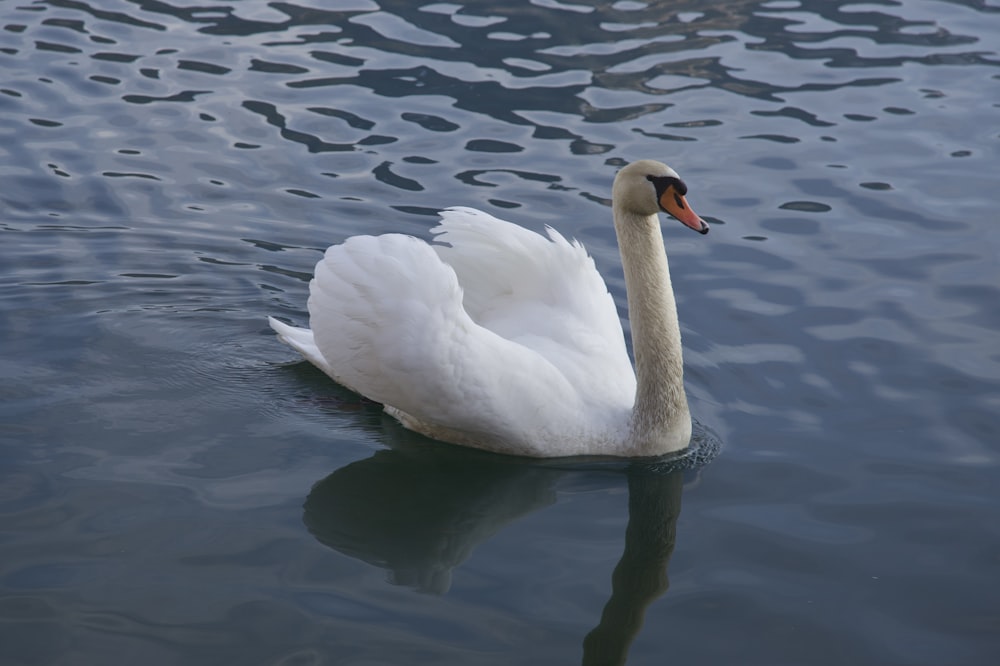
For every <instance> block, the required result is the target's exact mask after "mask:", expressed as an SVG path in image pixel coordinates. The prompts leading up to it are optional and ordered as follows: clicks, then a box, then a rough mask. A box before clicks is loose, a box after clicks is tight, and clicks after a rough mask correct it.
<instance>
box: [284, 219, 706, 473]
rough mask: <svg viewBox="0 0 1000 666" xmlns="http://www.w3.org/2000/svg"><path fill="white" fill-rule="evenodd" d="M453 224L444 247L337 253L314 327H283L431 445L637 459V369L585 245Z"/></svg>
mask: <svg viewBox="0 0 1000 666" xmlns="http://www.w3.org/2000/svg"><path fill="white" fill-rule="evenodd" d="M441 218H442V219H441V222H440V223H439V224H438V226H437V227H435V228H434V229H432V233H433V234H434V235H435V241H436V243H435V244H433V245H432V244H429V243H427V242H425V241H423V240H419V239H417V238H413V237H411V236H404V235H398V234H388V235H383V236H377V237H375V236H355V237H352V238H349V239H348V240H347V241H345V242H344V243H342V244H340V245H334V246H332V247H330V248H329V249H328V250H327V251H326V253H325V255H324V257H323V259H322V260H320V261H319V263H318V264H317V265H316V271H315V277H314V278H313V280H312V282H311V283H310V285H309V302H308V308H309V319H310V326H311V331H310V330H307V329H299V328H294V327H291V326H288V325H286V324H283V323H281V322H279V321H276V320H274V319H273V318H272V319H271V320H270V321H271V326H272V327H273V328H274V330H275V331H276V332H277V333H278V336H279V337H280V339H281V340H282V341H284V342H286V343H288V344H289V345H290V346H292V347H293V348H295V349H296V350H298V351H299V352H300V353H301V354H302V355H303V356H304V357H305V358H306V359H307V360H309V361H310V362H311V363H313V364H315V365H316V366H317V367H319V368H320V369H321V370H323V371H324V372H325V373H327V374H328V375H329V376H330V377H332V378H333V379H334V380H336V381H337V382H339V383H341V384H343V385H344V386H346V387H348V388H350V389H352V390H354V391H356V392H358V393H361V394H362V395H364V396H366V397H367V398H370V399H371V400H374V401H377V402H380V403H382V404H383V405H385V407H386V411H388V412H389V413H390V414H392V415H394V416H395V417H396V418H398V419H399V420H400V421H401V422H402V423H403V424H404V425H406V426H407V427H409V428H411V429H413V430H416V431H418V432H421V433H424V434H426V435H429V436H431V437H435V438H438V439H442V440H445V441H450V442H455V443H459V444H465V445H469V446H475V447H479V448H485V449H490V450H494V451H500V452H504V453H512V454H519V455H530V456H568V455H583V454H599V453H605V454H612V455H629V454H630V452H632V449H630V448H629V447H630V446H631V445H632V443H631V442H630V441H629V432H630V424H631V422H632V412H633V405H634V404H635V402H636V378H635V372H634V371H633V369H632V365H631V363H630V361H629V358H628V354H627V351H626V347H625V338H624V335H623V333H622V327H621V322H620V321H619V318H618V313H617V310H616V308H615V304H614V301H613V299H612V297H611V295H610V294H609V293H608V290H607V287H606V285H605V283H604V281H603V279H601V276H600V275H599V274H598V272H597V270H596V268H595V266H594V262H593V260H592V259H591V258H590V257H589V256H588V255H587V253H586V251H585V250H584V248H583V247H582V246H581V245H580V244H579V243H577V242H575V241H573V242H571V241H568V240H566V239H565V238H563V236H561V235H560V234H558V233H557V232H555V231H554V230H551V229H549V230H548V237H545V236H542V235H540V234H537V233H535V232H533V231H530V230H527V229H525V228H523V227H519V226H517V225H514V224H511V223H509V222H505V221H503V220H500V219H497V218H496V217H493V216H492V215H489V214H487V213H484V212H482V211H478V210H474V209H471V208H450V209H447V210H445V211H444V212H443V213H442V214H441ZM664 261H665V260H664ZM668 286H669V284H668ZM685 409H686V405H685ZM688 427H690V425H688ZM633 453H634V452H633Z"/></svg>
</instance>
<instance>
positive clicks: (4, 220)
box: [0, 0, 1000, 664]
mask: <svg viewBox="0 0 1000 666" xmlns="http://www.w3.org/2000/svg"><path fill="white" fill-rule="evenodd" d="M314 4H316V5H317V6H309V5H308V4H303V3H298V4H291V3H265V2H256V1H244V2H236V3H228V4H214V5H206V6H194V5H189V4H184V3H176V2H175V3H169V2H155V3H154V2H123V1H121V2H116V1H111V2H104V1H102V2H100V3H97V2H91V3H89V4H88V3H86V2H76V1H64V0H54V1H50V2H22V3H13V4H12V3H2V4H0V63H2V70H0V71H3V76H2V77H0V111H2V114H0V156H2V157H0V176H2V180H0V183H2V185H0V232H2V235H0V238H2V240H3V243H2V244H0V268H2V276H3V277H2V278H0V279H2V280H3V285H4V289H3V290H2V291H0V299H2V300H0V303H2V305H3V307H0V349H2V350H3V353H2V354H0V370H2V373H3V374H2V376H3V378H4V380H5V381H4V383H3V388H2V389H0V394H2V396H3V401H2V402H0V538H2V539H3V543H4V558H3V560H2V562H0V661H3V662H4V663H14V664H18V663H67V662H69V661H73V659H74V655H85V656H86V659H85V660H86V661H87V662H88V663H97V662H100V661H118V660H120V655H121V654H122V653H123V652H122V651H123V650H126V651H127V653H128V654H129V655H130V657H131V658H132V659H133V660H136V661H142V662H143V663H148V664H156V663H178V662H183V663H218V662H219V661H220V660H221V661H226V662H228V661H235V660H241V661H247V662H254V663H256V662H257V661H260V662H262V663H281V662H282V660H284V662H283V663H325V662H334V663H355V662H373V661H381V662H386V663H416V662H425V661H433V662H435V663H442V662H458V663H484V664H485V663H511V662H512V661H513V662H517V663H535V662H538V663H543V662H544V663H563V662H567V661H569V662H573V661H577V660H579V659H580V658H581V655H584V657H585V658H588V659H590V658H594V657H595V655H598V654H601V655H606V654H607V652H609V651H610V652H614V651H615V650H617V651H618V653H621V652H622V651H625V650H627V651H628V654H629V655H630V663H660V662H662V661H663V660H664V659H666V658H668V657H674V658H677V659H678V660H680V661H694V662H696V663H716V662H718V663H733V662H738V663H761V664H764V663H812V664H822V663H830V664H842V663H848V662H851V663H907V664H941V663H949V664H986V663H992V661H991V659H992V658H993V657H994V656H995V654H997V653H998V652H1000V640H998V639H997V636H998V635H1000V630H998V629H1000V628H998V627H997V624H996V621H995V615H996V613H995V595H993V594H992V593H991V590H990V586H989V581H991V580H992V579H993V578H994V577H995V571H994V570H995V563H996V553H997V552H1000V551H998V548H1000V533H998V529H997V527H996V526H997V524H998V521H997V503H998V502H997V500H998V498H997V492H996V490H995V483H994V477H995V475H996V469H997V459H998V453H997V448H996V441H997V435H998V427H997V424H998V419H997V413H998V411H1000V390H998V388H997V387H998V380H1000V356H998V354H997V349H998V347H997V342H996V331H997V330H998V329H1000V318H998V316H997V314H996V313H997V309H996V307H995V304H996V303H997V302H998V301H1000V269H998V266H1000V231H998V230H997V227H996V225H995V224H994V222H995V219H996V213H995V208H996V183H995V181H996V176H995V174H996V172H997V165H998V161H1000V160H998V158H1000V155H998V138H1000V134H998V130H997V124H996V121H995V118H996V115H997V109H998V108H1000V94H998V93H997V90H998V88H997V82H998V81H1000V69H998V67H997V65H998V63H1000V57H998V55H997V51H996V46H995V45H996V44H997V43H998V42H997V39H998V36H1000V8H998V7H996V6H995V5H994V4H991V3H988V2H973V1H971V0H970V1H968V2H958V1H955V2H942V1H930V0H928V1H917V2H906V3H886V2H874V3H864V4H857V3H848V2H809V1H800V0H791V1H784V0H774V1H772V2H763V3H761V2H726V3H717V2H713V3H708V2H670V3H657V2H649V3H646V2H634V1H632V0H620V1H618V2H611V3H603V4H600V5H599V6H592V5H593V4H596V3H584V2H568V1H567V2H563V1H561V0H560V1H558V2H557V1H555V0H536V1H535V2H523V3H507V4H506V5H502V6H500V5H498V3H486V2H474V3H465V4H458V3H427V4H419V3H405V2H399V3H388V2H383V3H380V4H378V5H377V4H376V3H375V2H368V1H358V2H338V3H314ZM324 4H336V7H337V8H336V9H328V8H324V6H321V5H324ZM508 5H509V6H508ZM638 157H656V158H660V159H663V160H666V161H667V162H669V163H671V164H672V165H673V166H675V167H676V168H678V169H679V170H680V171H681V172H682V173H683V175H684V176H685V179H686V180H687V181H688V183H689V185H690V186H691V193H690V196H689V199H690V200H691V202H692V204H693V205H694V206H695V207H696V209H697V210H698V211H699V212H700V213H701V214H702V215H703V216H706V217H708V218H709V220H710V221H711V222H713V231H712V233H711V234H710V235H709V236H708V237H706V238H701V237H698V238H693V236H694V235H693V234H687V233H685V231H684V230H683V229H681V228H680V227H679V225H670V224H667V225H666V227H665V228H666V233H667V241H668V246H669V249H670V252H671V266H672V268H673V272H674V283H675V289H676V290H677V292H678V299H679V301H680V308H681V319H682V322H683V326H684V329H685V330H684V334H685V345H686V357H685V360H686V364H687V384H688V390H689V394H690V397H691V405H692V411H693V413H694V414H695V417H696V418H697V419H698V420H699V421H700V422H701V423H703V424H704V425H705V427H706V428H707V429H708V430H710V431H712V432H717V433H719V437H720V438H721V439H722V440H723V442H724V445H723V451H722V453H721V455H720V456H719V457H718V458H717V459H716V460H715V461H714V462H712V463H711V464H710V465H709V466H708V467H706V468H704V469H703V470H701V471H700V472H698V473H693V472H688V473H687V474H688V476H687V477H685V478H684V479H683V481H684V483H685V486H684V497H683V512H681V513H680V515H679V517H678V515H677V512H678V510H679V506H680V505H679V495H680V488H679V484H680V482H681V481H682V479H681V477H679V476H677V475H676V474H675V475H674V476H668V475H664V476H663V477H662V478H663V479H664V481H662V482H661V481H656V482H647V481H648V479H647V481H636V476H635V475H634V474H631V473H626V471H624V470H620V469H619V470H617V471H615V470H612V469H592V468H572V466H570V467H569V468H568V469H566V468H563V467H558V466H557V467H549V466H533V465H528V466H525V465H522V464H521V463H511V462H497V461H492V462H491V461H490V460H485V461H484V460H479V459H478V458H476V459H474V460H467V459H465V458H463V457H462V456H461V455H460V454H459V455H458V457H457V458H451V457H449V456H450V455H452V454H448V453H442V452H440V451H438V449H436V448H434V447H432V446H431V445H429V444H428V443H427V442H424V441H422V440H414V439H413V438H412V437H411V436H409V435H407V434H406V433H405V432H403V431H401V430H400V429H399V428H398V427H397V426H395V425H394V424H392V423H391V422H390V421H389V420H387V419H386V418H385V417H383V416H382V415H381V414H380V412H379V410H378V409H377V408H374V407H373V406H371V405H369V404H367V403H364V402H363V401H360V400H359V399H358V398H357V397H356V396H353V395H352V394H350V393H347V392H345V391H342V390H340V389H338V388H337V387H334V386H331V385H330V384H329V383H328V382H327V381H326V380H325V379H324V378H323V377H322V376H320V375H319V374H318V373H316V372H313V371H312V370H310V369H309V368H305V367H303V366H302V365H286V363H287V362H288V361H290V360H291V359H292V357H291V356H290V354H289V353H288V351H287V350H285V349H283V348H282V347H281V346H280V345H278V344H277V343H276V342H275V341H274V340H273V338H272V337H271V336H270V334H269V333H268V332H267V330H266V326H265V325H264V317H265V316H266V315H269V314H276V315H281V316H284V317H287V318H288V319H290V320H293V321H296V322H300V323H301V322H304V321H305V296H306V284H305V283H306V281H307V280H308V278H309V275H310V273H311V270H312V265H313V263H314V262H315V260H316V258H317V257H318V250H320V249H322V248H323V247H325V246H326V245H327V244H329V243H332V242H336V241H338V240H340V239H342V238H343V237H345V236H347V235H350V234H354V233H381V232H387V231H403V232H408V233H414V234H417V235H422V236H426V229H427V228H428V227H429V226H430V225H431V224H432V223H433V220H434V218H433V215H434V213H435V211H436V210H437V209H439V208H440V207H443V206H446V205H453V204H463V205H474V206H479V207H482V208H485V209H488V210H490V211H491V212H494V213H497V214H499V215H501V216H503V217H507V218H509V219H513V220H516V221H518V222H521V223H524V224H526V225H528V226H531V227H533V228H541V226H542V225H544V224H552V225H553V226H556V227H557V228H558V229H560V230H561V231H563V232H564V233H566V234H568V235H572V236H576V237H577V238H579V239H580V240H582V241H584V242H585V243H586V244H587V247H588V249H590V251H591V252H592V254H593V255H594V257H595V259H596V261H597V263H598V266H599V267H600V268H601V270H602V272H603V273H604V274H605V275H606V276H607V278H608V282H609V286H610V287H611V290H612V292H613V293H614V295H615V297H616V299H617V300H618V302H619V303H623V302H624V299H623V283H622V279H621V275H620V270H619V267H618V258H617V250H616V248H615V247H614V239H613V235H612V232H611V229H610V226H609V225H608V224H607V217H608V214H609V213H608V208H607V196H608V189H609V184H610V181H611V179H612V177H613V174H614V171H615V169H616V168H617V167H618V166H619V165H621V164H622V163H624V162H625V161H629V160H632V159H635V158H638ZM440 456H443V458H442V457H440ZM401 460H402V461H406V462H405V463H404V464H402V466H401V467H400V466H399V461H401ZM400 469H401V470H402V471H403V472H404V473H412V471H413V470H414V469H415V470H422V469H428V470H430V471H428V472H427V473H426V474H419V475H417V476H411V477H403V479H404V480H400V477H397V476H396V474H397V472H398V471H399V470H400ZM442 469H443V470H445V471H446V472H447V470H452V469H454V470H456V471H454V472H453V473H454V474H456V475H463V477H462V479H461V482H457V481H456V483H454V484H453V485H451V486H449V484H448V480H447V479H448V478H449V477H448V474H447V473H445V474H444V475H443V476H440V477H438V476H435V474H440V473H441V470H442ZM359 470H360V476H358V474H359ZM661 471H662V470H661ZM351 477H356V478H361V479H362V480H363V481H364V484H363V486H364V487H363V490H364V491H365V492H369V493H370V492H371V491H372V490H375V491H376V492H377V491H378V490H379V489H380V488H384V489H386V491H388V490H390V489H392V488H394V487H410V486H407V485H406V484H415V486H414V487H418V488H422V490H419V493H420V494H421V495H422V496H423V495H424V494H426V493H429V492H433V491H431V490H427V489H426V484H427V480H428V478H430V479H437V478H440V481H439V483H440V485H441V492H440V493H439V494H438V495H433V494H432V495H430V496H428V497H426V498H424V499H426V503H425V504H422V503H421V502H414V503H413V504H412V505H411V504H410V503H407V502H404V503H403V506H404V507H405V508H406V510H409V511H412V512H413V518H412V520H410V521H405V522H407V523H408V524H409V525H410V526H411V529H412V526H413V525H420V526H422V527H421V528H420V529H419V530H417V531H416V532H414V533H409V534H407V533H405V525H404V526H396V528H394V530H395V531H393V532H392V533H388V534H386V533H382V532H371V531H367V530H361V531H356V532H350V533H338V532H336V530H339V529H348V528H350V529H354V527H351V526H356V525H359V524H361V525H363V524H364V523H365V521H366V519H369V518H371V517H372V516H377V515H379V514H378V510H379V505H378V504H376V503H375V501H374V500H368V501H364V502H363V504H361V505H360V506H359V507H357V510H356V511H351V510H350V509H351V507H350V506H345V505H346V502H347V501H346V500H342V501H341V500H338V502H337V503H336V504H335V505H333V506H329V505H328V504H324V502H322V501H320V499H321V498H323V497H330V496H332V497H337V498H340V497H341V495H339V494H338V493H340V492H343V489H344V488H347V492H348V496H353V497H355V498H356V499H357V501H358V502H359V504H360V503H362V499H360V498H361V496H362V495H361V492H360V491H359V490H357V489H356V488H355V486H353V485H351V484H350V483H349V484H347V485H346V486H344V485H332V486H331V484H333V483H334V481H331V480H335V481H336V482H337V484H340V481H341V480H343V479H345V478H347V479H350V478H351ZM642 478H645V477H642ZM317 482H319V483H318V485H316V486H315V488H314V487H313V484H317ZM352 483H353V482H352ZM421 484H423V485H421ZM637 486H638V487H639V488H640V490H637V489H636V487H637ZM675 486H676V487H675ZM331 489H332V490H331ZM675 491H676V493H675ZM411 492H413V493H416V492H418V491H416V490H413V491H411ZM324 493H326V495H324ZM331 493H332V494H331ZM627 497H628V499H626V498H627ZM638 498H647V500H643V501H640V500H639V499H638ZM648 498H654V499H648ZM655 498H658V499H655ZM404 499H405V498H404ZM629 500H631V501H632V503H633V504H632V506H629ZM637 502H638V503H639V505H640V506H638V507H637V506H636V503H637ZM303 504H304V505H305V506H304V508H303ZM387 506H389V507H390V509H389V515H388V516H383V518H382V520H384V521H386V524H390V525H391V524H392V520H391V519H392V518H393V516H395V517H396V518H398V517H399V515H400V513H399V511H402V509H400V510H396V509H393V508H392V507H393V506H394V505H393V504H391V503H387ZM317 507H319V509H318V510H317ZM383 508H384V507H383ZM341 509H347V513H345V514H343V515H342V514H340V513H338V511H340V510H341ZM653 514H656V515H661V516H662V517H663V522H662V523H657V521H656V519H655V516H653ZM651 516H653V517H651ZM359 521H360V522H359ZM674 521H676V525H675V523H674ZM637 525H651V526H656V525H660V526H669V529H668V528H667V527H663V529H664V530H665V531H663V532H656V531H655V530H656V529H657V528H656V527H650V530H653V531H650V530H646V529H639V528H637V527H636V526H637ZM368 526H369V527H370V525H368ZM674 526H676V540H675V539H674V537H673V533H672V532H671V534H667V532H668V531H671V530H673V528H674ZM310 530H311V531H312V532H311V533H310ZM331 530H333V533H331ZM398 530H404V531H403V532H400V531H398ZM630 535H631V536H630ZM637 535H638V536H637ZM643 535H646V536H650V537H651V538H648V539H646V538H644V536H643ZM661 537H662V538H661ZM449 538H451V539H452V540H451V541H450V542H449V541H448V539H449ZM344 544H349V545H348V546H346V547H345V546H344ZM400 544H410V546H413V545H414V544H416V545H417V546H418V547H416V548H415V549H412V548H410V546H407V547H404V546H402V545H400ZM666 544H669V547H668V548H667V546H666ZM328 546H332V548H331V547H328ZM385 547H387V548H388V549H389V550H388V551H384V550H383V548H385ZM664 548H667V550H668V551H669V550H670V549H672V555H671V553H670V552H666V556H667V557H666V558H665V557H664ZM435 549H436V550H435ZM667 560H669V576H668V578H669V589H667V588H666V586H665V585H662V584H661V582H655V581H653V580H652V579H651V578H645V579H643V578H642V577H641V576H639V577H636V576H634V574H641V573H642V572H644V571H645V572H649V571H652V572H654V573H655V572H657V571H660V572H664V571H666V569H667V565H666V562H667ZM616 567H618V569H617V571H616ZM445 570H447V581H448V585H446V586H442V585H440V582H441V580H444V579H443V578H441V575H442V574H441V572H443V571H445ZM400 572H403V573H400ZM406 572H410V573H413V572H417V573H418V574H419V575H418V576H417V577H416V580H418V581H424V582H426V581H431V582H435V583H437V587H435V585H431V584H428V585H425V587H427V588H428V591H436V592H438V593H439V594H438V595H436V596H434V595H431V596H428V595H421V594H416V593H414V592H413V591H412V589H411V587H408V586H407V584H406V582H407V578H406ZM428 572H437V573H436V574H434V575H431V574H429V573H428ZM421 576H423V577H421ZM428 576H429V577H428ZM386 577H389V578H391V579H394V582H396V583H403V584H402V585H396V586H394V585H390V584H387V583H386V581H385V578H386ZM634 580H641V581H643V582H641V583H639V584H638V587H639V588H641V589H639V592H638V593H637V594H630V593H626V592H623V590H626V589H628V588H627V584H628V582H629V581H634ZM622 586H625V587H622ZM412 587H417V588H420V585H412ZM445 588H447V591H445ZM648 590H656V591H657V594H653V595H650V594H645V595H644V591H648ZM657 595H662V596H657ZM646 604H648V609H647V610H646V611H645V612H646V616H645V625H644V628H643V629H642V630H641V631H639V630H638V629H637V628H634V627H633V628H632V629H629V628H628V627H623V626H621V625H616V624H615V621H616V618H620V617H625V616H626V615H623V614H622V613H621V612H620V611H622V610H623V609H624V610H625V611H628V610H629V609H630V608H631V609H632V610H634V609H635V608H636V607H637V606H645V605H646ZM615 627H617V629H618V630H615ZM633 629H634V631H633ZM630 632H631V633H630ZM636 632H637V633H636ZM719 635H724V636H726V637H727V640H726V641H716V640H712V639H713V637H715V636H719ZM632 636H634V642H633V643H632V644H631V646H628V645H627V642H628V641H627V640H625V639H624V638H623V637H632ZM585 637H586V641H585ZM622 641H624V643H625V644H624V645H623V644H621V643H622ZM605 658H607V657H605Z"/></svg>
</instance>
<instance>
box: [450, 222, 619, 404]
mask: <svg viewBox="0 0 1000 666" xmlns="http://www.w3.org/2000/svg"><path fill="white" fill-rule="evenodd" d="M431 232H432V233H433V234H435V240H436V241H437V242H438V244H436V245H435V246H434V249H435V250H436V251H437V253H438V255H439V256H440V257H441V258H442V259H443V260H444V261H445V263H447V264H448V265H449V266H451V267H452V268H453V269H454V270H455V273H456V275H457V276H458V282H459V284H460V285H461V286H462V288H463V290H464V305H465V308H466V310H467V311H468V313H469V315H470V316H471V318H472V319H473V320H475V321H476V322H477V323H479V324H480V325H482V326H484V327H485V328H487V329H489V330H491V331H494V332H495V333H497V334H498V335H500V336H502V337H504V338H507V339H509V340H514V341H517V342H519V343H521V344H523V345H525V346H527V347H529V348H532V349H535V350H536V351H538V352H539V353H541V354H543V355H545V356H546V358H548V359H550V360H551V361H552V362H553V363H555V364H556V365H557V367H559V368H560V370H561V371H562V372H564V373H565V374H566V375H567V376H568V377H569V378H570V380H571V381H573V382H574V383H579V382H584V383H588V384H593V383H594V382H595V381H596V382H599V383H601V385H602V386H601V388H603V389H604V390H607V391H609V392H615V393H622V392H624V393H626V394H627V393H629V392H630V391H632V390H634V381H635V379H634V373H633V371H632V366H631V362H630V361H629V358H628V352H627V351H626V347H625V337H624V333H623V332H622V326H621V321H620V319H619V317H618V310H617V308H616V307H615V303H614V299H613V298H612V297H611V294H610V293H609V292H608V288H607V285H606V284H605V282H604V279H603V278H602V277H601V275H600V273H598V272H597V269H596V267H595V266H594V260H593V259H592V258H591V257H590V256H589V255H588V254H587V252H586V250H585V249H584V248H583V246H582V245H581V244H580V243H579V242H576V241H569V240H567V239H566V238H564V237H563V236H562V235H561V234H559V233H558V232H557V231H555V230H554V229H551V228H549V229H547V232H548V237H545V236H543V235H541V234H538V233H536V232H534V231H531V230H529V229H525V228H524V227H521V226H518V225H516V224H512V223H510V222H506V221H504V220H501V219H499V218H496V217H494V216H492V215H489V214H488V213H484V212H482V211H479V210H476V209H473V208H463V207H456V208H449V209H446V210H445V211H443V212H442V213H441V222H440V223H439V224H438V225H437V226H436V227H435V228H434V229H432V230H431ZM595 390H600V389H597V387H595Z"/></svg>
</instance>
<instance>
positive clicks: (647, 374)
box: [614, 206, 691, 456]
mask: <svg viewBox="0 0 1000 666" xmlns="http://www.w3.org/2000/svg"><path fill="white" fill-rule="evenodd" d="M614 217H615V231H616V232H617V234H618V247H619V249H620V251H621V257H622V268H623V269H624V271H625V289H626V292H627V293H628V314H629V321H630V322H631V326H632V351H633V353H634V354H635V371H636V383H637V385H636V394H635V406H634V408H633V410H632V423H631V431H630V435H629V436H630V440H631V441H630V447H631V448H633V449H634V452H632V453H631V455H637V456H653V455H661V454H664V453H668V452H670V451H677V450H680V449H683V448H684V447H686V446H687V445H688V443H689V441H690V439H691V415H690V413H689V412H688V404H687V396H686V395H685V393H684V361H683V358H682V354H681V332H680V326H679V325H678V322H677V305H676V302H675V301H674V291H673V288H672V286H671V284H670V268H669V266H668V265H667V254H666V251H665V249H664V247H663V234H662V233H661V231H660V223H659V219H658V218H657V216H656V215H649V216H646V215H638V214H636V213H633V212H630V211H628V210H625V209H621V208H619V207H618V206H615V207H614Z"/></svg>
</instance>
